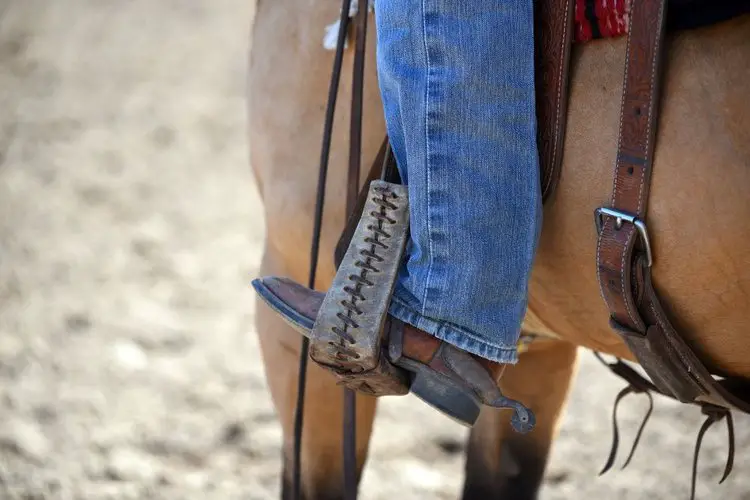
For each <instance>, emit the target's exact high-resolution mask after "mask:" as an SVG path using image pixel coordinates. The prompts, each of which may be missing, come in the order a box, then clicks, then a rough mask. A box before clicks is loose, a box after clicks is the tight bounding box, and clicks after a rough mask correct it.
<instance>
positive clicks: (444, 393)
mask: <svg viewBox="0 0 750 500" xmlns="http://www.w3.org/2000/svg"><path fill="white" fill-rule="evenodd" d="M411 392H412V393H413V394H414V395H415V396H417V397H418V398H419V399H421V400H422V401H424V402H425V403H427V404H428V405H430V406H432V407H433V408H435V409H437V410H438V411H440V412H441V413H443V414H444V415H446V416H448V417H450V418H452V419H453V420H455V421H456V422H458V423H459V424H461V425H465V426H467V427H472V426H473V425H474V423H475V422H476V421H477V418H478V417H479V412H480V410H481V407H480V405H479V402H478V401H477V400H476V399H475V398H473V397H472V396H471V395H470V394H468V393H467V392H465V390H461V389H459V388H457V387H455V386H453V385H451V384H446V383H445V380H444V379H442V378H438V377H436V376H435V375H433V374H431V373H430V372H428V371H426V370H424V371H421V372H419V373H417V374H415V376H414V379H413V380H412V384H411Z"/></svg>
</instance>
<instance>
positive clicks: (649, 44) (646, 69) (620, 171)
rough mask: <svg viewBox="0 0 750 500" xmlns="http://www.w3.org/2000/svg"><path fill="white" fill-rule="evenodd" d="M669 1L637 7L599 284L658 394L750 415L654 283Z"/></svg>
mask: <svg viewBox="0 0 750 500" xmlns="http://www.w3.org/2000/svg"><path fill="white" fill-rule="evenodd" d="M666 4H667V1H666V0H632V7H631V12H630V29H629V33H628V41H627V57H626V68H625V80H624V85H623V96H622V108H621V110H620V138H619V144H618V148H617V160H616V165H615V175H614V177H615V179H614V187H613V192H612V199H611V203H610V206H609V207H606V208H600V209H598V210H597V211H596V222H597V229H598V231H599V238H598V242H597V277H598V279H599V286H600V289H601V293H602V297H603V298H604V300H605V302H606V304H607V307H608V308H609V311H610V322H611V325H612V326H613V328H614V329H615V331H616V332H617V333H619V334H620V336H621V337H622V338H623V340H624V341H625V343H626V344H627V345H628V347H629V348H630V350H631V351H632V352H633V354H634V355H635V357H636V358H637V359H638V362H639V363H640V364H641V366H642V367H643V368H644V369H645V370H646V373H647V374H648V375H649V376H650V378H651V379H652V381H653V383H654V384H655V385H656V386H657V387H658V388H659V391H660V392H662V393H664V394H666V395H670V396H672V397H674V398H676V399H678V400H679V401H682V402H685V403H696V404H702V403H709V404H712V405H716V406H721V407H725V408H738V409H740V410H742V411H748V410H749V409H750V405H748V404H746V403H744V402H743V401H742V399H744V398H742V399H740V398H739V397H735V395H734V394H733V393H731V392H729V391H728V390H726V389H725V387H724V386H723V385H721V384H720V383H718V382H717V381H716V380H715V379H714V378H713V377H712V376H711V374H710V372H709V371H708V369H707V368H706V367H705V366H704V365H703V363H702V362H701V361H700V360H699V359H698V357H697V356H696V355H695V353H694V352H693V351H692V350H691V349H690V347H689V346H688V345H687V344H686V343H685V341H684V340H683V337H682V336H681V335H679V333H678V332H677V331H676V330H675V328H674V327H673V326H672V324H671V323H670V322H669V319H668V318H667V314H666V312H665V311H664V308H663V307H662V305H661V303H660V301H659V299H658V297H657V294H656V291H655V290H654V288H653V286H652V283H651V265H652V263H653V257H652V249H651V244H650V242H649V234H648V228H647V225H646V222H645V221H646V211H647V205H648V194H649V186H650V182H651V172H652V168H653V155H654V149H655V148H654V142H655V135H656V128H657V114H658V103H659V86H660V81H659V80H660V74H661V72H662V65H661V57H662V54H663V52H664V40H665V16H666V12H665V11H666Z"/></svg>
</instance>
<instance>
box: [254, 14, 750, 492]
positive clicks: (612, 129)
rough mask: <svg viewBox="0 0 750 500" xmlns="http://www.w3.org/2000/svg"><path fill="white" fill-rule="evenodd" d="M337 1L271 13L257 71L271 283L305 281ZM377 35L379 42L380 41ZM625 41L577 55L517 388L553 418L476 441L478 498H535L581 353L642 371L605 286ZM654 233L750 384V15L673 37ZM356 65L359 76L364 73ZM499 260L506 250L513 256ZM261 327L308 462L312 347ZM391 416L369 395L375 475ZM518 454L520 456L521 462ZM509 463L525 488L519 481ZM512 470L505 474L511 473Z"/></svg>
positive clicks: (661, 259)
mask: <svg viewBox="0 0 750 500" xmlns="http://www.w3.org/2000/svg"><path fill="white" fill-rule="evenodd" d="M337 7H338V6H337V5H336V2H327V3H320V2H316V3H313V2H303V1H302V0H274V1H273V2H270V1H266V0H260V1H259V3H258V7H257V10H256V17H255V26H254V30H253V43H252V47H253V49H252V56H251V63H250V79H249V82H250V93H249V97H250V141H251V146H252V149H251V160H252V167H253V170H254V172H255V176H256V179H257V181H258V185H259V188H260V191H261V195H262V198H263V201H264V206H265V211H266V213H265V217H266V227H267V238H266V248H265V252H264V257H263V262H262V269H261V274H263V275H284V276H288V277H290V278H293V279H295V280H298V281H300V282H305V280H306V274H307V268H308V259H309V252H308V245H309V241H310V238H311V230H312V222H311V221H312V214H313V206H314V199H315V189H316V183H317V175H318V172H317V168H316V165H317V163H318V156H319V152H320V137H321V134H322V124H323V117H324V107H325V99H326V95H327V89H328V81H329V78H330V66H331V53H330V52H328V51H326V50H325V49H324V48H323V45H322V35H323V30H324V27H325V25H327V24H328V23H330V22H331V20H333V19H336V17H337ZM373 33H374V32H373ZM374 39H375V36H374V34H373V35H371V36H370V37H369V40H368V60H367V64H366V86H365V107H364V116H365V119H366V121H365V125H364V132H363V163H364V164H369V162H371V161H372V159H373V158H374V156H375V154H376V152H377V149H378V147H379V145H380V142H381V141H382V137H383V133H384V121H383V116H382V108H381V104H380V97H379V92H378V87H377V80H376V72H375V60H374ZM624 55H625V40H624V39H615V40H603V41H596V42H591V43H587V44H584V45H579V46H576V47H574V51H573V55H572V66H571V70H570V71H571V83H570V100H569V104H568V126H567V136H566V141H565V150H564V160H563V170H562V174H561V179H560V183H559V185H558V187H557V190H556V192H555V194H554V196H553V198H552V199H551V200H550V201H549V202H548V203H547V205H546V206H545V211H544V227H543V231H542V235H541V240H540V246H539V250H538V254H537V258H536V262H535V267H534V270H533V273H532V279H531V287H530V296H529V308H528V313H527V317H526V320H525V321H524V331H525V332H528V333H536V334H541V335H544V336H546V337H549V338H550V339H552V340H548V341H544V342H539V343H535V344H532V346H531V348H530V350H529V352H528V353H526V354H524V355H523V356H522V358H521V362H520V363H519V364H518V365H516V366H513V367H511V368H509V369H508V370H507V371H506V375H505V376H504V377H503V380H502V382H501V386H502V389H503V391H504V392H505V393H507V395H508V396H509V397H513V398H516V399H520V400H522V401H524V402H525V403H526V404H528V405H529V406H531V407H532V408H533V409H534V410H535V412H536V414H537V420H538V423H537V428H536V430H535V431H534V432H532V433H530V434H529V435H526V436H520V435H516V434H513V433H511V432H508V431H507V429H508V424H507V418H508V416H507V415H506V414H505V413H503V412H484V413H483V415H482V416H481V417H480V420H479V422H478V423H477V425H476V426H475V427H474V428H473V429H472V433H471V438H470V445H469V451H468V454H469V457H468V464H467V471H468V474H467V479H466V486H465V492H464V498H484V495H490V494H491V495H493V496H501V495H508V498H520V499H523V498H534V496H535V495H536V491H537V489H538V486H539V484H540V482H541V478H542V475H543V472H544V466H545V463H546V458H547V454H548V452H549V448H550V445H551V442H552V440H553V439H554V436H555V433H556V429H557V425H558V421H559V417H560V415H561V413H562V410H563V408H564V404H565V400H566V397H567V394H568V390H569V388H570V382H571V379H572V377H573V373H574V372H575V362H576V346H584V347H587V348H591V349H596V350H598V351H601V352H605V353H609V354H613V355H617V356H620V357H623V358H626V359H631V360H632V359H633V358H632V355H631V354H630V352H629V351H628V349H627V348H626V347H625V345H624V344H623V343H622V342H621V340H620V338H619V337H618V336H617V335H616V334H615V333H613V332H612V330H611V329H610V326H609V324H608V321H607V320H608V311H607V308H606V307H605V305H604V301H603V300H602V298H601V296H600V292H599V285H598V282H597V279H596V233H595V227H594V220H593V214H594V210H595V209H596V208H598V207H601V206H606V205H607V203H608V200H609V198H610V196H611V191H612V171H613V165H614V160H615V158H614V156H615V152H616V149H617V137H618V129H619V111H620V93H621V89H622V73H623V65H624ZM666 57H667V68H666V74H665V75H664V84H663V89H662V98H661V112H660V122H659V129H658V136H657V148H656V156H655V163H654V165H655V167H654V174H653V178H652V189H651V194H650V201H649V203H650V204H649V213H648V219H647V221H646V222H647V224H648V228H649V232H650V236H651V240H652V245H653V248H654V257H655V263H654V268H653V275H654V282H655V286H656V288H657V290H658V291H659V292H660V294H661V296H662V297H663V298H664V299H665V302H666V304H665V307H666V308H667V310H668V312H669V314H670V317H671V319H672V321H673V323H674V324H675V326H677V327H678V328H679V329H680V331H681V332H682V333H683V334H684V335H685V338H686V340H687V341H688V342H689V343H690V345H691V346H693V348H694V349H695V350H696V352H697V353H698V354H699V355H700V356H701V357H702V359H703V360H704V362H705V363H706V364H707V365H708V367H709V368H711V369H715V370H717V371H719V372H720V373H725V374H728V375H736V376H743V377H747V378H750V342H748V340H747V331H748V327H749V326H750V307H748V306H750V296H749V295H748V294H749V293H750V237H748V232H747V229H746V227H747V225H746V221H748V220H750V197H748V196H746V195H745V193H744V190H745V189H746V187H747V186H750V100H749V99H747V97H746V95H745V94H746V89H747V83H746V82H748V81H750V65H749V64H748V63H747V61H748V60H750V16H744V17H740V18H737V19H734V20H731V21H728V22H724V23H721V24H719V25H716V26H712V27H708V28H701V29H699V30H693V31H686V32H681V33H679V34H677V35H675V36H670V38H669V44H668V46H667V49H666ZM351 65H352V54H351V51H349V53H348V54H347V55H346V56H345V60H344V73H343V74H345V75H347V74H350V73H351ZM349 87H350V84H349V82H348V80H347V79H346V78H345V79H344V81H343V82H342V86H341V89H340V92H339V95H338V99H339V102H340V103H341V104H340V105H339V111H338V112H337V117H336V122H335V123H336V126H335V133H334V141H333V146H332V155H331V163H330V171H329V181H328V195H327V205H326V208H325V211H324V224H323V234H322V244H321V257H320V261H319V268H318V269H319V272H318V281H317V283H316V285H317V287H318V288H319V289H326V288H327V286H328V283H329V282H330V280H331V279H332V277H333V274H334V268H333V257H332V256H333V249H334V246H335V244H336V241H337V239H338V237H339V235H340V232H341V229H342V227H343V225H344V221H345V213H344V199H345V195H344V193H345V177H346V175H345V171H346V155H347V147H346V145H347V142H346V141H347V134H346V131H347V130H348V129H347V125H348V122H349V110H348V101H349V99H350V95H351V93H350V88H349ZM499 244H500V243H499ZM256 321H257V326H258V332H259V334H260V339H261V347H262V350H263V356H264V362H265V365H266V372H267V377H268V381H269V386H270V389H271V393H272V397H273V399H274V404H275V405H276V408H277V410H278V412H279V415H280V418H281V422H282V426H283V430H284V437H285V451H286V452H287V455H288V452H289V451H290V450H291V439H292V418H293V412H294V404H295V396H296V380H297V373H296V371H297V356H298V353H299V345H300V337H299V335H298V334H297V333H296V332H294V331H292V330H291V329H289V328H288V327H287V326H286V325H285V324H283V323H282V322H281V320H279V319H278V318H276V317H275V316H274V315H273V313H271V312H270V311H269V310H267V309H266V308H265V307H264V306H261V307H259V308H258V311H257V320H256ZM341 392H342V391H341V389H340V388H339V387H337V386H335V384H334V379H333V377H331V376H330V375H329V374H327V373H324V372H323V370H322V369H320V368H318V367H317V366H315V365H314V364H311V365H310V367H309V379H308V391H307V395H306V407H305V411H306V417H305V431H304V434H303V436H304V437H303V467H304V468H303V471H302V475H303V485H304V491H305V495H306V498H308V499H310V500H312V499H322V498H339V497H340V496H341V485H340V482H341V481H340V478H341V470H342V467H343V466H342V463H341V453H340V429H341V423H342V415H341V413H342V412H341V401H342V395H341ZM374 410H375V401H374V400H373V399H372V398H367V397H362V396H358V434H357V444H358V458H359V463H360V467H361V464H362V463H363V462H364V458H365V456H366V454H367V445H368V441H369V437H370V432H371V428H372V419H373V414H374ZM509 454H510V455H509ZM509 456H511V457H512V459H513V462H514V463H515V464H517V465H518V466H519V467H520V470H521V473H520V474H518V473H514V474H509V473H508V471H507V463H505V462H507V461H508V460H509ZM504 465H505V466H504Z"/></svg>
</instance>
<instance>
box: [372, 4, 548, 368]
mask: <svg viewBox="0 0 750 500" xmlns="http://www.w3.org/2000/svg"><path fill="white" fill-rule="evenodd" d="M375 15H376V25H377V36H378V40H377V64H378V74H379V82H380V90H381V95H382V98H383V104H384V108H385V116H386V123H387V128H388V134H389V136H390V140H391V144H392V147H393V151H394V154H395V156H396V161H397V163H398V166H399V171H400V173H401V176H402V179H403V181H404V183H406V184H407V185H408V187H409V199H410V205H411V216H410V226H411V235H410V236H411V238H410V242H409V244H408V246H407V254H408V256H407V259H406V260H405V263H404V265H403V266H402V268H401V272H400V275H399V278H398V281H397V283H396V288H395V292H394V297H393V302H392V304H391V309H390V312H391V314H393V315H394V316H395V317H397V318H399V319H401V320H402V321H405V322H406V323H409V324H411V325H413V326H415V327H417V328H419V329H421V330H424V331H426V332H428V333H430V334H432V335H434V336H436V337H438V338H440V339H442V340H444V341H446V342H448V343H450V344H453V345H455V346H456V347H458V348H460V349H463V350H466V351H469V352H471V353H474V354H476V355H478V356H481V357H483V358H487V359H491V360H494V361H499V362H503V363H515V362H516V360H517V352H516V344H517V342H518V337H519V335H520V325H521V321H522V320H523V316H524V314H525V312H526V305H527V300H528V299H527V297H528V282H529V274H530V272H531V266H532V262H533V260H534V254H535V252H536V246H537V243H538V239H539V231H540V228H541V222H542V206H541V191H540V185H539V182H540V181H539V167H538V154H537V147H536V112H535V102H534V39H533V29H534V23H533V0H377V1H376V2H375Z"/></svg>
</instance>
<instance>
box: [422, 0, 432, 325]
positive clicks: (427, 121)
mask: <svg viewBox="0 0 750 500" xmlns="http://www.w3.org/2000/svg"><path fill="white" fill-rule="evenodd" d="M427 1H428V0H422V2H421V4H422V43H423V44H424V58H425V67H426V68H427V77H426V78H425V85H424V94H425V95H424V98H425V112H424V142H425V167H426V168H425V171H426V172H425V177H426V179H425V187H426V198H427V207H426V210H425V212H426V215H427V217H426V220H427V234H428V238H427V240H428V242H429V244H428V245H427V248H428V252H429V256H428V258H427V262H428V264H427V275H426V277H425V282H424V291H423V292H422V315H423V316H424V315H425V311H427V303H428V301H427V293H428V291H429V289H430V279H431V277H432V267H433V259H434V256H435V254H434V249H433V246H432V245H433V241H432V240H433V238H432V237H431V235H432V223H431V222H432V221H431V218H430V206H431V205H432V204H431V203H430V191H431V190H430V168H431V162H430V158H431V156H432V155H431V154H430V83H431V82H432V77H431V75H432V69H431V66H430V49H429V45H428V43H427V11H426V7H425V2H427Z"/></svg>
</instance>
